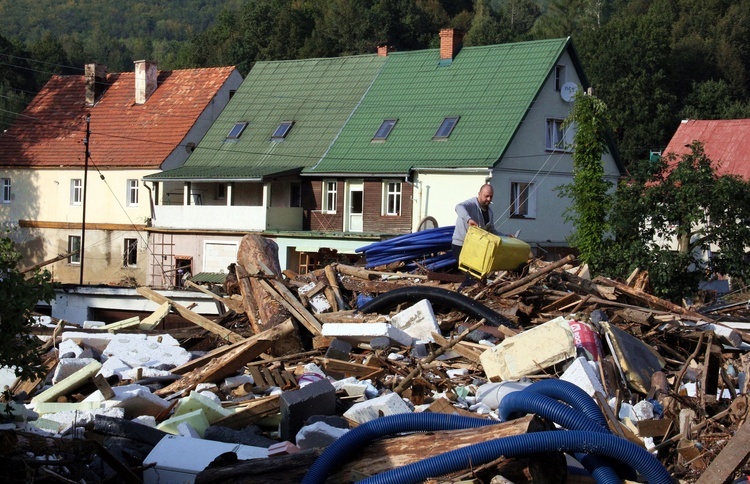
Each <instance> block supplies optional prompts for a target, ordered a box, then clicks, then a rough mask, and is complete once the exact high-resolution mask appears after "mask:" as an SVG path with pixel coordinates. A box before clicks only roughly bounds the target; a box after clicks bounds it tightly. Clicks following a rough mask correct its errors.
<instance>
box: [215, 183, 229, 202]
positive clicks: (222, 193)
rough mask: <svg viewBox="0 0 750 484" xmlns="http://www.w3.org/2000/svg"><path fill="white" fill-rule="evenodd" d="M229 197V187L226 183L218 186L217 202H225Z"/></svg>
mask: <svg viewBox="0 0 750 484" xmlns="http://www.w3.org/2000/svg"><path fill="white" fill-rule="evenodd" d="M226 197H227V185H226V183H217V184H216V200H224V199H225V198H226Z"/></svg>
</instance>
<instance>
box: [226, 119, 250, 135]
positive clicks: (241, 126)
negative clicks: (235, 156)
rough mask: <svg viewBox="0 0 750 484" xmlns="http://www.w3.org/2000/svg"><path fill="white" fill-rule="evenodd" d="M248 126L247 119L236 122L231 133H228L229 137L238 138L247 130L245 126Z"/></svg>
mask: <svg viewBox="0 0 750 484" xmlns="http://www.w3.org/2000/svg"><path fill="white" fill-rule="evenodd" d="M246 127H247V121H242V122H239V123H235V124H234V126H233V127H232V129H230V130H229V134H228V135H227V139H237V138H239V137H240V135H241V134H242V132H243V131H245V128H246Z"/></svg>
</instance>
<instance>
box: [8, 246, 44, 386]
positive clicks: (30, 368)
mask: <svg viewBox="0 0 750 484" xmlns="http://www.w3.org/2000/svg"><path fill="white" fill-rule="evenodd" d="M20 260H21V254H20V253H19V252H18V250H17V249H16V246H15V244H14V242H13V241H12V240H11V238H10V237H9V236H8V235H7V234H6V235H4V236H3V237H0V301H3V304H2V305H0V366H5V367H10V368H13V369H14V371H15V374H16V376H18V377H21V378H32V377H35V376H43V375H44V373H45V370H44V368H43V367H42V364H41V355H40V354H39V351H38V349H39V345H38V342H39V341H38V340H37V339H36V338H34V337H33V336H32V335H31V325H32V324H33V322H34V320H33V318H32V311H33V309H34V306H35V305H36V304H37V302H39V301H45V302H50V301H51V300H53V299H54V298H55V292H54V287H53V284H52V282H51V279H52V275H51V274H50V273H49V271H46V270H45V271H39V270H37V271H36V272H34V273H33V274H32V275H31V277H29V278H26V277H25V276H24V274H22V273H20V272H19V270H18V263H19V261H20Z"/></svg>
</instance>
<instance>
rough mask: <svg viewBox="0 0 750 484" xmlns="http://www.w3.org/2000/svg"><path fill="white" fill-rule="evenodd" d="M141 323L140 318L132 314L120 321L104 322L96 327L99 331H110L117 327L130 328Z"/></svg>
mask: <svg viewBox="0 0 750 484" xmlns="http://www.w3.org/2000/svg"><path fill="white" fill-rule="evenodd" d="M140 324H141V318H140V317H138V316H133V317H132V318H127V319H123V320H121V321H115V322H114V323H109V324H105V325H104V326H100V327H99V328H98V329H99V330H101V331H109V332H110V333H112V332H114V331H116V330H118V329H126V328H132V327H134V326H139V325H140Z"/></svg>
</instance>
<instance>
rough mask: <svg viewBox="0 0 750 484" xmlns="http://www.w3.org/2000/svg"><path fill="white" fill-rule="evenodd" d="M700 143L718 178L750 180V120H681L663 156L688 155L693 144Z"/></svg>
mask: <svg viewBox="0 0 750 484" xmlns="http://www.w3.org/2000/svg"><path fill="white" fill-rule="evenodd" d="M696 140H697V141H700V142H701V143H703V149H704V151H705V152H706V155H707V156H708V157H709V158H710V159H711V161H713V162H714V163H715V164H716V167H717V172H718V174H720V175H726V174H731V175H738V176H741V177H742V178H743V179H744V180H746V181H750V119H727V120H687V121H683V122H682V123H681V124H680V126H679V128H677V131H676V132H675V134H674V136H672V139H671V140H670V142H669V145H668V146H667V148H666V149H665V150H664V155H665V156H666V155H667V154H668V153H674V154H676V155H677V156H678V157H679V156H681V155H683V154H685V153H689V152H690V149H689V148H688V147H686V146H685V145H690V144H691V143H692V142H693V141H696Z"/></svg>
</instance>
